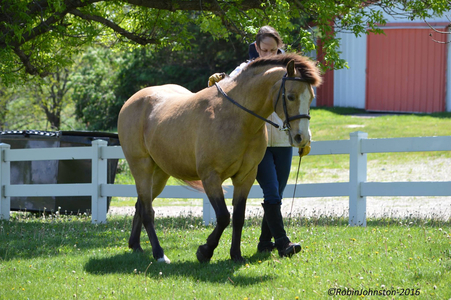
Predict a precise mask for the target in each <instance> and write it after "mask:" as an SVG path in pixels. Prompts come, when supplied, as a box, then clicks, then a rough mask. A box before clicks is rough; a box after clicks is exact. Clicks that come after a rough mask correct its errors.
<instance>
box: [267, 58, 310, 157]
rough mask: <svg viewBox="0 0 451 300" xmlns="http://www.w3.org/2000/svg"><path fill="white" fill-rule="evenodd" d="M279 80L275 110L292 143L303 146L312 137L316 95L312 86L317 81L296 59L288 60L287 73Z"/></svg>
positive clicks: (294, 145) (298, 146)
mask: <svg viewBox="0 0 451 300" xmlns="http://www.w3.org/2000/svg"><path fill="white" fill-rule="evenodd" d="M310 67H311V66H310ZM304 71H305V70H304ZM279 82H280V88H279V90H278V92H277V93H276V98H275V99H274V110H275V112H276V113H277V115H278V116H279V117H280V118H281V119H282V120H283V121H284V129H285V130H287V131H288V136H289V140H290V143H291V145H292V146H293V147H297V148H303V147H305V146H306V145H307V144H308V143H309V142H310V139H311V133H310V128H309V125H310V104H311V103H312V101H313V98H314V97H315V95H314V91H313V88H312V84H315V83H313V82H312V81H311V79H310V78H306V76H305V74H303V72H302V70H301V69H299V68H297V66H296V64H295V60H291V61H289V62H288V64H287V73H286V75H285V76H284V77H283V78H282V79H281V80H280V81H279Z"/></svg>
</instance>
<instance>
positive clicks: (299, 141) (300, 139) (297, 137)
mask: <svg viewBox="0 0 451 300" xmlns="http://www.w3.org/2000/svg"><path fill="white" fill-rule="evenodd" d="M294 141H295V142H296V143H298V144H300V143H301V141H302V137H301V135H300V134H296V135H295V136H294Z"/></svg>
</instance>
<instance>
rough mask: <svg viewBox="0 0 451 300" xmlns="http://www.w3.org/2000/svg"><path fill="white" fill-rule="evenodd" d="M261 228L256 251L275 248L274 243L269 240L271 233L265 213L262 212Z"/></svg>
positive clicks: (269, 250)
mask: <svg viewBox="0 0 451 300" xmlns="http://www.w3.org/2000/svg"><path fill="white" fill-rule="evenodd" d="M261 229H262V231H261V234H260V239H259V241H260V242H259V243H258V246H257V251H258V252H271V251H272V250H273V249H274V248H275V245H274V243H273V242H272V241H271V239H272V234H271V230H270V229H269V226H268V223H267V222H266V215H265V214H263V220H262V228H261Z"/></svg>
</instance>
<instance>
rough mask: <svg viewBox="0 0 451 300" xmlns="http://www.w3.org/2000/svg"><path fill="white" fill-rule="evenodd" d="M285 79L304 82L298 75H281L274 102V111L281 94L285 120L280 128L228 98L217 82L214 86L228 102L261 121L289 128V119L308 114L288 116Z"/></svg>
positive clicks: (307, 117)
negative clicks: (280, 82)
mask: <svg viewBox="0 0 451 300" xmlns="http://www.w3.org/2000/svg"><path fill="white" fill-rule="evenodd" d="M287 80H294V81H302V82H306V80H304V79H303V78H300V77H288V74H287V73H285V75H284V76H283V77H282V84H281V85H280V89H279V93H278V95H277V100H276V103H275V105H274V111H276V107H277V103H279V98H280V95H282V99H283V113H284V114H285V121H284V122H283V128H280V126H279V125H278V124H276V123H274V122H272V121H270V120H268V119H265V118H263V117H262V116H260V115H258V114H256V113H255V112H253V111H252V110H250V109H247V108H246V107H244V106H242V105H241V104H239V103H238V102H236V101H235V100H233V99H232V98H230V97H229V96H228V95H227V94H226V93H225V92H224V91H223V90H222V89H221V87H220V86H219V84H218V83H217V82H215V85H216V88H217V89H218V91H219V92H220V93H221V94H222V95H223V96H224V97H225V98H226V99H227V100H229V101H230V102H232V103H233V104H235V105H236V106H238V107H239V108H241V109H242V110H244V111H245V112H247V113H250V114H251V115H253V116H254V117H257V118H259V119H261V120H263V121H265V122H266V123H268V124H271V125H272V126H274V127H275V128H279V130H284V131H286V130H290V128H291V126H290V121H293V120H297V119H308V120H310V114H300V115H295V116H292V117H290V116H289V115H288V109H287V99H286V95H285V82H286V81H287Z"/></svg>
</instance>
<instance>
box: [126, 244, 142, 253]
mask: <svg viewBox="0 0 451 300" xmlns="http://www.w3.org/2000/svg"><path fill="white" fill-rule="evenodd" d="M128 247H129V248H130V249H132V250H133V252H136V253H142V252H144V250H143V248H141V246H140V245H134V246H131V245H130V246H128Z"/></svg>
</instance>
